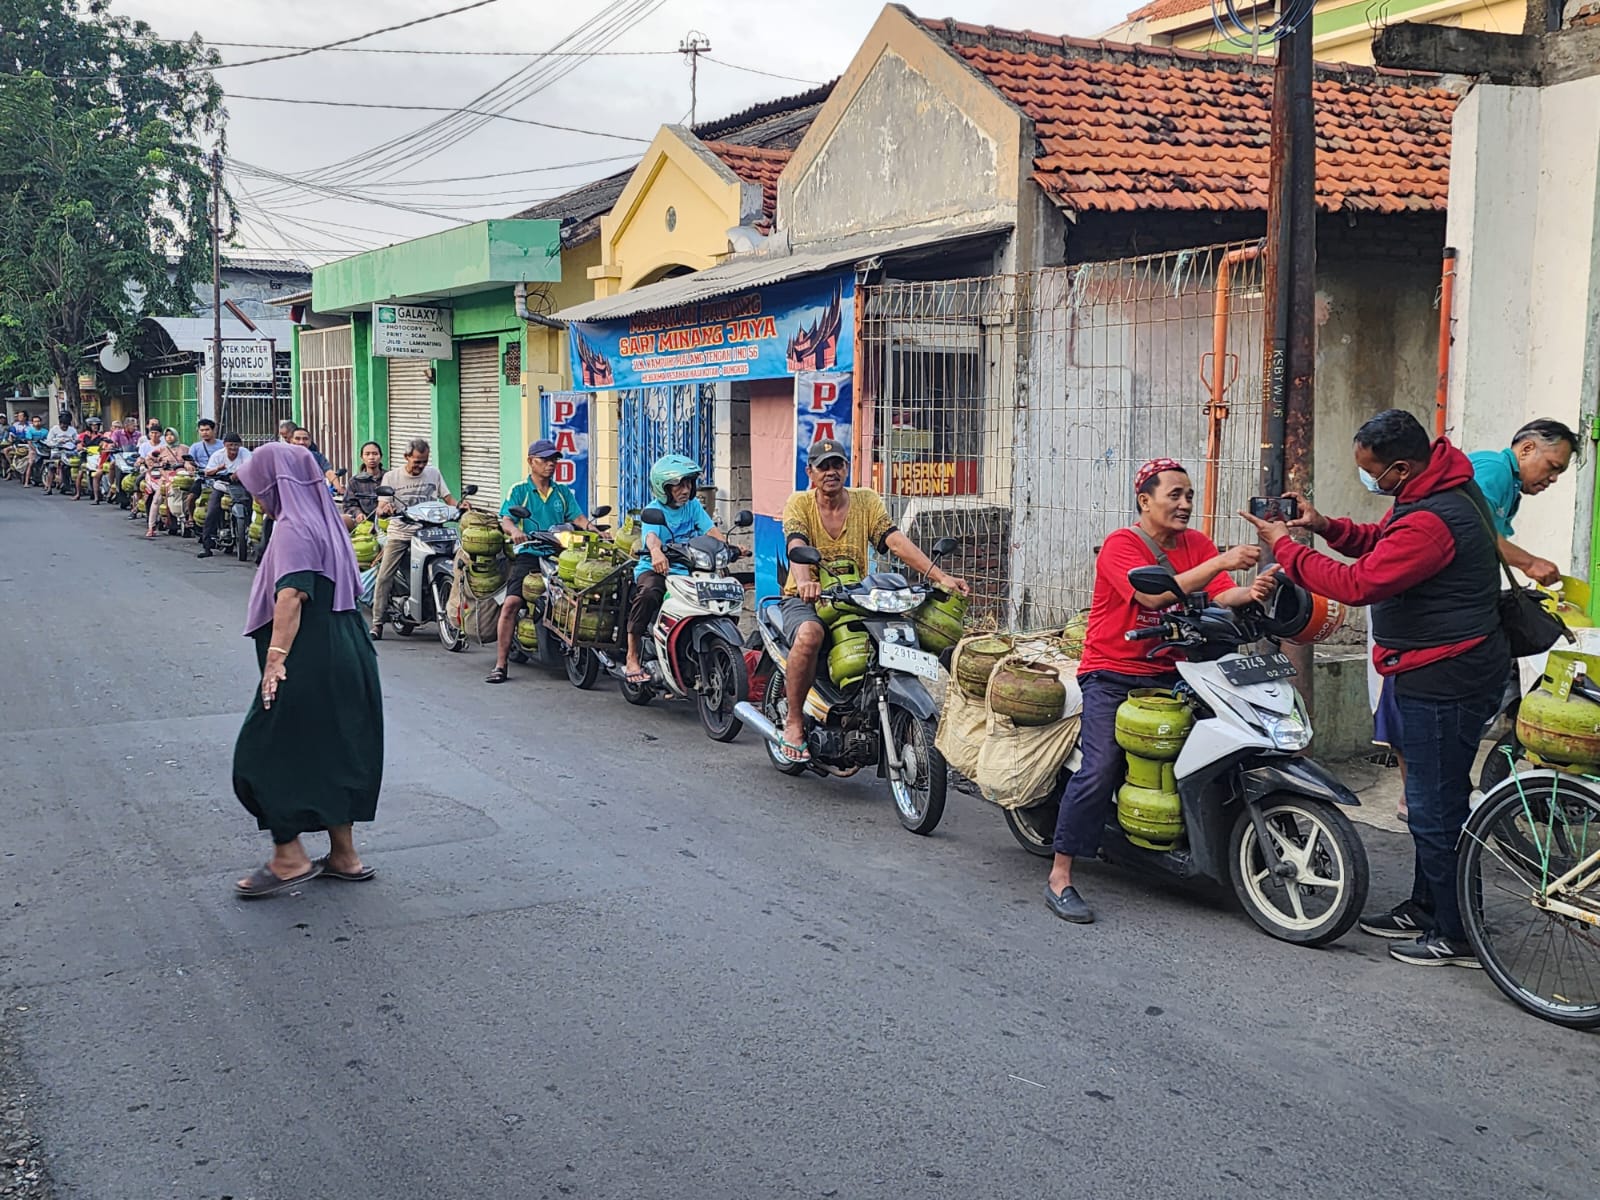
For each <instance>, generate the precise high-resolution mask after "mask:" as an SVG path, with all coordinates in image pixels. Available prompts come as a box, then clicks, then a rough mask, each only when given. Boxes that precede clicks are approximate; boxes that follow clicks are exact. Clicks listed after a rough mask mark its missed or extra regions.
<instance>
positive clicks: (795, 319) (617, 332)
mask: <svg viewBox="0 0 1600 1200" xmlns="http://www.w3.org/2000/svg"><path fill="white" fill-rule="evenodd" d="M854 313H855V276H854V275H853V274H841V275H828V276H822V277H819V278H813V279H805V280H801V281H799V282H796V283H783V284H774V285H772V286H771V287H763V288H755V289H753V290H751V291H747V292H735V293H733V294H732V295H728V296H718V297H715V298H714V299H710V300H698V301H693V302H691V303H687V304H680V305H677V306H676V307H673V308H667V309H659V310H657V311H654V312H644V313H636V314H635V315H633V316H631V317H624V318H621V319H619V320H615V321H577V322H574V323H573V324H572V325H571V326H570V327H569V334H570V336H569V338H568V342H569V345H570V349H571V353H572V379H573V383H574V385H575V386H576V387H578V388H580V389H582V390H584V391H590V392H596V391H609V390H611V389H613V388H642V387H659V386H665V385H671V384H679V383H716V382H719V381H724V380H740V379H787V378H789V377H790V376H792V375H796V374H798V373H799V372H802V371H846V372H847V371H849V370H850V368H851V365H852V363H853V361H854V356H855V346H854V341H853V332H854Z"/></svg>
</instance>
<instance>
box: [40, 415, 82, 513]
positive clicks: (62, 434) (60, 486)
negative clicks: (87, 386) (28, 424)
mask: <svg viewBox="0 0 1600 1200" xmlns="http://www.w3.org/2000/svg"><path fill="white" fill-rule="evenodd" d="M77 448H78V427H77V426H76V425H74V424H73V423H72V414H71V413H69V412H68V411H67V410H66V409H64V408H63V409H62V410H61V412H60V413H59V414H58V415H57V417H56V423H55V425H53V426H52V427H51V429H50V432H49V433H47V434H46V435H45V439H44V447H43V451H44V452H48V453H49V454H50V455H51V459H52V461H51V464H50V465H49V466H47V467H46V468H45V470H46V471H47V472H53V473H54V474H55V475H57V476H58V478H57V479H56V481H55V486H56V490H57V491H59V492H60V493H61V495H63V496H65V495H66V494H67V482H68V480H67V468H66V464H65V463H58V462H56V461H55V459H54V455H55V452H56V451H57V450H76V449H77Z"/></svg>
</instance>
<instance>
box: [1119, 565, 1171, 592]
mask: <svg viewBox="0 0 1600 1200" xmlns="http://www.w3.org/2000/svg"><path fill="white" fill-rule="evenodd" d="M1128 582H1129V583H1131V584H1132V585H1133V590H1134V591H1136V592H1139V593H1140V594H1142V595H1145V596H1157V597H1160V596H1171V597H1172V598H1173V599H1174V600H1182V599H1183V589H1182V588H1180V587H1179V586H1178V579H1177V576H1175V575H1174V574H1173V573H1172V572H1171V571H1169V570H1168V569H1167V568H1166V567H1161V566H1155V567H1135V568H1134V569H1133V570H1131V571H1129V572H1128Z"/></svg>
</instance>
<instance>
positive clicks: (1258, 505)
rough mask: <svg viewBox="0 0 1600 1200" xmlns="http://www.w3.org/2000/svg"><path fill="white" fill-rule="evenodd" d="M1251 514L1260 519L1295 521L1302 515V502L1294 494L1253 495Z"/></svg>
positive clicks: (1251, 498) (1283, 521)
mask: <svg viewBox="0 0 1600 1200" xmlns="http://www.w3.org/2000/svg"><path fill="white" fill-rule="evenodd" d="M1250 515H1251V516H1252V517H1254V518H1255V519H1256V520H1258V521H1277V522H1282V523H1287V522H1289V521H1295V520H1298V519H1299V517H1300V502H1299V501H1298V500H1296V499H1295V498H1294V497H1293V496H1251V497H1250Z"/></svg>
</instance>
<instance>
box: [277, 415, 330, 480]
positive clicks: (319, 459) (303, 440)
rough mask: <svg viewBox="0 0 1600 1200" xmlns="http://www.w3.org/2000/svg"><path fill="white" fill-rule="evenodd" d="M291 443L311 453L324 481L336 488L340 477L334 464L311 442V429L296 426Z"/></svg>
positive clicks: (291, 435)
mask: <svg viewBox="0 0 1600 1200" xmlns="http://www.w3.org/2000/svg"><path fill="white" fill-rule="evenodd" d="M289 441H290V443H291V444H293V445H296V446H300V447H302V448H303V449H306V450H309V451H311V457H312V458H313V459H314V460H315V461H316V464H317V469H318V470H319V471H321V472H322V481H323V482H324V483H326V484H327V485H328V486H329V487H333V486H335V484H336V481H337V480H338V478H339V477H338V475H336V474H334V470H333V466H332V464H331V463H329V462H328V460H327V459H326V458H324V457H323V456H322V451H321V450H318V449H317V444H316V443H315V442H313V441H312V440H311V431H310V430H309V429H307V428H306V427H305V426H304V425H296V426H295V427H294V429H293V430H291V431H290V433H289Z"/></svg>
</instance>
